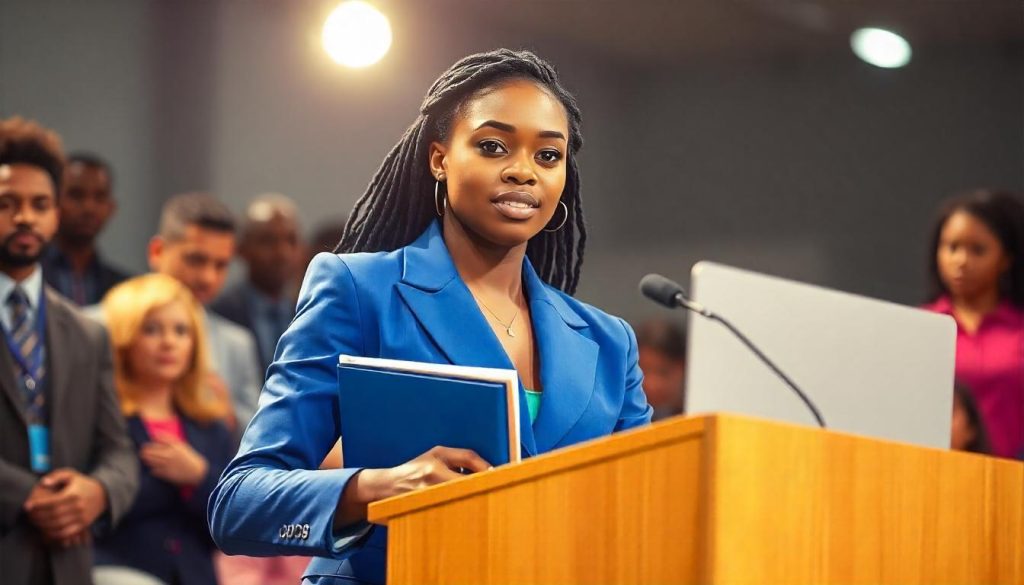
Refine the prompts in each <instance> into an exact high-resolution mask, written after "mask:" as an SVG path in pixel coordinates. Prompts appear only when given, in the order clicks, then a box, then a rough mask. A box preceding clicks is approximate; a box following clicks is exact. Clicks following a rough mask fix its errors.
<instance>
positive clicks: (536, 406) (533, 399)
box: [523, 388, 543, 425]
mask: <svg viewBox="0 0 1024 585" xmlns="http://www.w3.org/2000/svg"><path fill="white" fill-rule="evenodd" d="M523 389H524V390H526V389H525V388H523ZM541 394H543V392H534V391H533V390H526V409H527V410H529V411H530V424H531V425H532V424H533V421H535V420H537V411H538V410H540V395H541Z"/></svg>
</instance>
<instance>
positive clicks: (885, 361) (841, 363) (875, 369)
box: [686, 262, 956, 449]
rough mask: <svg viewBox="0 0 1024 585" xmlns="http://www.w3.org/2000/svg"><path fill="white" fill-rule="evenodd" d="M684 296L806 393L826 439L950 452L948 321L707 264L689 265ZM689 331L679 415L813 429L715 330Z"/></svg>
mask: <svg viewBox="0 0 1024 585" xmlns="http://www.w3.org/2000/svg"><path fill="white" fill-rule="evenodd" d="M691 288H692V294H693V297H692V298H693V300H694V301H696V302H698V303H700V304H702V305H704V306H705V307H707V308H708V309H710V310H711V311H712V312H714V313H716V314H718V315H719V316H721V317H724V318H725V319H727V320H729V321H731V322H732V324H733V325H735V326H736V327H737V328H738V329H739V330H740V331H741V332H743V333H744V334H745V335H746V336H747V337H748V338H749V339H750V340H751V341H753V342H754V344H755V345H757V346H758V347H759V348H760V349H761V351H763V352H764V353H765V354H766V355H767V356H768V357H769V358H771V359H772V360H773V361H774V362H775V364H776V365H777V366H778V367H779V368H780V369H781V370H782V371H783V372H785V373H786V375H787V376H789V377H790V378H791V379H792V380H793V381H794V382H795V383H796V384H797V386H799V387H800V389H801V390H803V391H804V393H805V394H807V395H808V397H809V398H810V399H811V400H812V401H813V402H814V403H815V404H816V405H817V407H818V410H819V411H820V412H821V414H822V416H823V417H824V419H825V423H826V425H827V427H828V428H829V429H832V430H838V431H847V432H850V433H855V434H858V435H864V436H869V437H878V438H882V439H890V440H894V441H901V442H905V443H912V444H916V445H922V446H927V447H936V448H941V449H947V448H949V440H950V422H951V418H952V408H953V368H954V361H955V356H956V323H955V322H954V321H953V319H952V318H951V317H949V316H948V315H939V314H936V313H931V312H928V311H924V310H921V309H916V308H912V307H906V306H902V305H897V304H894V303H889V302H885V301H880V300H875V299H870V298H866V297H861V296H857V295H853V294H848V293H843V292H839V291H834V290H829V289H826V288H822V287H818V286H812V285H808V284H802V283H798V282H793V281H789V280H784V279H782V278H777V277H773V276H767V275H763V274H758V273H755V272H749V271H746V270H740V269H738V268H732V267H729V266H724V265H721V264H716V263H712V262H699V263H698V264H696V265H695V266H694V267H693V270H692V272H691ZM688 321H689V323H688V334H689V335H688V351H687V363H686V365H687V373H686V412H687V413H689V414H697V413H706V412H733V413H739V414H747V415H751V416H757V417H761V418H767V419H773V420H778V421H784V422H790V423H796V424H802V425H816V424H817V423H816V422H815V419H814V416H813V415H812V414H811V412H810V411H809V410H808V408H807V407H806V405H804V403H803V402H802V401H801V400H800V398H799V397H798V396H797V395H796V394H795V393H794V392H793V391H792V390H790V388H789V387H788V386H786V385H785V383H784V382H783V381H782V380H780V379H779V378H778V377H776V376H775V374H774V373H773V372H772V371H771V370H770V369H769V368H768V367H767V366H766V365H765V364H763V363H762V362H761V361H760V360H758V358H757V357H756V356H755V355H754V354H753V353H752V352H751V351H750V350H749V349H748V348H747V347H746V346H744V345H743V344H742V343H741V342H740V341H739V340H738V339H736V338H735V337H733V335H732V334H731V333H730V332H729V331H728V330H727V329H726V328H725V327H723V326H722V324H721V323H717V322H714V321H710V320H708V319H705V318H703V317H700V316H698V315H693V314H691V315H690V316H689V319H688Z"/></svg>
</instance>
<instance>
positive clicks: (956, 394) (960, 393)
mask: <svg viewBox="0 0 1024 585" xmlns="http://www.w3.org/2000/svg"><path fill="white" fill-rule="evenodd" d="M951 431H952V432H951V433H950V441H949V442H950V445H949V446H950V448H952V449H955V450H957V451H969V452H971V453H982V454H985V455H988V454H990V453H991V452H992V448H991V447H990V446H989V442H988V432H987V431H986V430H985V423H984V422H983V421H982V420H981V413H979V412H978V406H977V405H976V404H974V398H973V397H972V396H971V390H970V389H969V388H968V387H967V386H964V385H963V384H960V383H957V384H954V385H953V423H952V429H951Z"/></svg>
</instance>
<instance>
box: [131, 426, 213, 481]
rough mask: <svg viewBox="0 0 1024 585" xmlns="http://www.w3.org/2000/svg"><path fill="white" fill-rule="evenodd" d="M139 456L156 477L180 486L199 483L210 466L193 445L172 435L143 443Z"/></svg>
mask: <svg viewBox="0 0 1024 585" xmlns="http://www.w3.org/2000/svg"><path fill="white" fill-rule="evenodd" d="M139 458H140V459H142V462H143V463H145V464H146V466H147V467H149V471H150V473H152V474H153V476H154V477H158V478H160V479H162V480H164V481H167V482H170V483H173V484H174V485H180V486H196V485H199V484H200V483H201V482H202V481H203V478H205V477H206V471H207V469H209V467H210V466H209V464H208V463H207V462H206V459H204V458H203V456H202V455H200V454H199V453H198V452H196V450H195V449H193V448H192V446H191V445H189V444H188V443H186V442H184V441H181V440H178V439H174V438H170V437H157V438H155V439H154V440H153V441H152V442H150V443H146V444H145V445H143V446H142V448H141V449H139Z"/></svg>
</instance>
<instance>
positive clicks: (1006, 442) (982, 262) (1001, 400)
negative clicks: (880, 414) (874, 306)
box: [925, 190, 1024, 457]
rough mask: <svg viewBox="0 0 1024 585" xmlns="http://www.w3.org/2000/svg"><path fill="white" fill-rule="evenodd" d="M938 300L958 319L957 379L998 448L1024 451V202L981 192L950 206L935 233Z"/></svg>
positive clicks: (935, 306) (936, 304) (938, 308)
mask: <svg viewBox="0 0 1024 585" xmlns="http://www.w3.org/2000/svg"><path fill="white" fill-rule="evenodd" d="M931 254H932V261H931V263H930V266H929V272H930V276H931V285H932V302H931V303H929V304H928V305H926V307H925V308H927V309H929V310H932V311H935V312H939V313H945V314H948V315H952V316H953V317H954V318H955V319H956V323H957V337H956V377H957V379H958V380H960V381H961V382H963V383H964V384H966V385H967V386H968V387H969V388H970V390H971V396H972V398H973V399H974V402H975V403H976V404H977V408H978V411H979V412H980V414H981V421H982V426H983V427H984V428H985V429H986V430H987V431H988V438H989V441H990V442H991V448H992V453H993V454H995V455H998V456H1000V457H1016V456H1018V455H1019V454H1020V453H1021V452H1022V451H1024V352H1022V351H1021V348H1022V347H1024V205H1022V203H1021V201H1020V200H1019V199H1018V198H1017V197H1016V196H1014V195H1013V194H1011V193H1007V192H1001V191H987V190H979V191H974V192H971V193H966V194H963V195H960V196H958V197H956V198H954V199H952V200H950V201H949V202H948V203H946V204H945V205H944V206H943V207H942V209H941V211H940V213H939V217H938V219H937V221H936V222H935V226H934V228H933V230H932V235H931Z"/></svg>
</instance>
